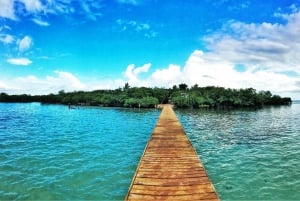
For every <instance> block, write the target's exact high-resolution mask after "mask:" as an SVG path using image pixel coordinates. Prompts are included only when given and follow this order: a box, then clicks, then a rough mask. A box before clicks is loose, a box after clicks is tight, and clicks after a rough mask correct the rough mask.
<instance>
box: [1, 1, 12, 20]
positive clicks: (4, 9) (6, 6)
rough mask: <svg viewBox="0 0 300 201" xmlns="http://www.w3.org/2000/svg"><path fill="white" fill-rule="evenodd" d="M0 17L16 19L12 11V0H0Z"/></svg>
mask: <svg viewBox="0 0 300 201" xmlns="http://www.w3.org/2000/svg"><path fill="white" fill-rule="evenodd" d="M0 17H3V18H8V19H11V20H16V16H15V11H14V0H1V1H0Z"/></svg>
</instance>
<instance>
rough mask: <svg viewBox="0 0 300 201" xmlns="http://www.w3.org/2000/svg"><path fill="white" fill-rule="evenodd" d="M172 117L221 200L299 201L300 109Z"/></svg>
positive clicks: (188, 113)
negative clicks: (182, 127) (183, 132)
mask: <svg viewBox="0 0 300 201" xmlns="http://www.w3.org/2000/svg"><path fill="white" fill-rule="evenodd" d="M176 113H177V114H178V116H179V118H180V120H181V123H182V125H183V126H184V127H185V130H186V132H187V134H188V136H189V138H190V140H191V141H192V143H193V145H194V146H195V148H196V150H197V152H198V154H199V155H200V158H201V160H202V162H203V163H204V165H205V167H206V170H207V172H208V174H209V176H210V178H211V180H212V182H213V183H214V185H215V188H216V190H217V192H218V194H219V196H220V198H221V199H222V200H300V104H293V105H292V106H287V107H272V108H266V109H262V110H256V111H245V110H244V111H241V110H233V111H209V110H194V111H176Z"/></svg>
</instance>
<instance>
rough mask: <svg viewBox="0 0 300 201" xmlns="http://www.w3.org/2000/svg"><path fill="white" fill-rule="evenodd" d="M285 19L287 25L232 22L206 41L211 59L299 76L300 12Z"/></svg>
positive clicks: (285, 16) (286, 16)
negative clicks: (292, 72)
mask: <svg viewBox="0 0 300 201" xmlns="http://www.w3.org/2000/svg"><path fill="white" fill-rule="evenodd" d="M281 17H283V15H281ZM284 20H286V23H285V24H271V23H266V22H265V23H261V24H253V23H252V24H246V23H242V22H230V23H228V24H226V25H225V26H224V27H223V29H222V30H221V31H220V32H218V33H214V34H213V35H210V36H207V37H205V38H204V40H205V41H206V42H207V45H208V48H209V50H210V51H211V52H212V56H215V55H217V56H218V58H220V59H223V60H226V61H229V62H232V63H244V64H247V65H252V66H257V67H262V66H263V67H265V68H269V69H272V70H274V71H286V70H291V71H296V72H297V73H300V65H299V63H300V56H299V52H300V38H299V34H300V12H296V13H292V14H290V15H284Z"/></svg>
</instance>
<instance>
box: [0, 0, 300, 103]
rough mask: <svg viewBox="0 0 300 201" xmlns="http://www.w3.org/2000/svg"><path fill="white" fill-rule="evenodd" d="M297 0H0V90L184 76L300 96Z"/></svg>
mask: <svg viewBox="0 0 300 201" xmlns="http://www.w3.org/2000/svg"><path fill="white" fill-rule="evenodd" d="M299 36H300V1H296V0H294V1H291V0H285V1H282V0H265V1H261V0H248V1H236V0H163V1H162V0H99V1H97V0H0V92H6V93H9V94H22V93H27V94H49V93H57V92H58V91H59V90H65V91H74V90H95V89H109V88H112V89H114V88H118V87H122V86H124V84H125V82H129V84H130V85H131V86H149V87H153V86H158V87H172V86H173V85H174V84H180V83H183V82H184V83H187V84H188V85H194V84H198V85H199V86H208V85H214V86H223V87H230V88H245V87H253V88H255V89H257V90H270V91H271V92H272V93H275V94H279V95H282V96H290V97H292V98H293V99H300V54H299V52H300V37H299Z"/></svg>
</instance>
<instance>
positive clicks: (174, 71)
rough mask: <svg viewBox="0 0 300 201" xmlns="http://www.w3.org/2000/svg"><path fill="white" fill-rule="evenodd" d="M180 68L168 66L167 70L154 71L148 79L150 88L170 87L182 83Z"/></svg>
mask: <svg viewBox="0 0 300 201" xmlns="http://www.w3.org/2000/svg"><path fill="white" fill-rule="evenodd" d="M183 76H184V75H183V73H182V72H181V69H180V66H177V65H173V64H170V65H169V67H168V68H165V69H158V70H155V71H154V73H153V74H152V75H151V77H150V83H151V85H152V86H163V87H171V86H173V85H176V84H178V83H181V82H183V81H184V77H183Z"/></svg>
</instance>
